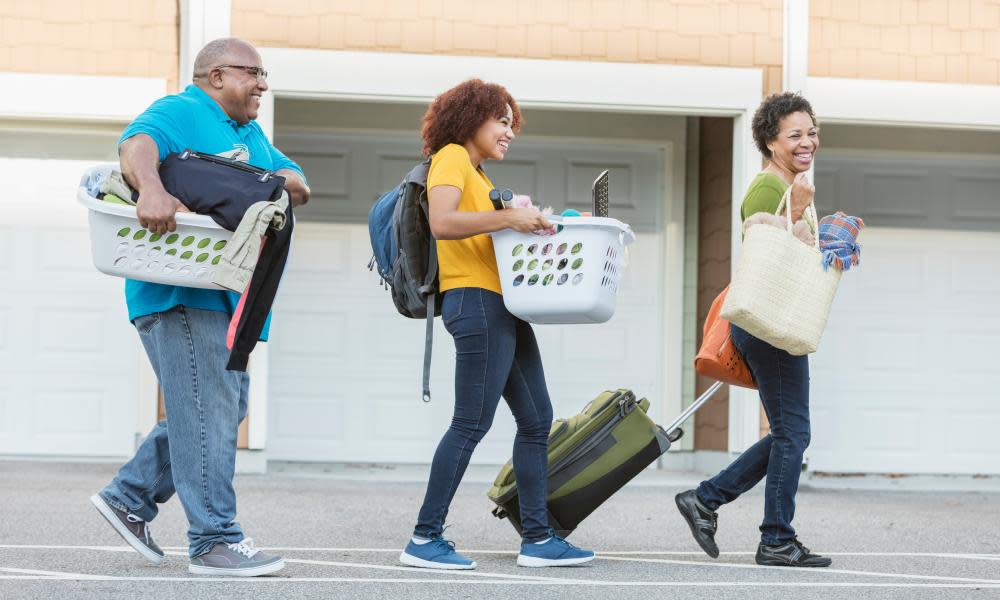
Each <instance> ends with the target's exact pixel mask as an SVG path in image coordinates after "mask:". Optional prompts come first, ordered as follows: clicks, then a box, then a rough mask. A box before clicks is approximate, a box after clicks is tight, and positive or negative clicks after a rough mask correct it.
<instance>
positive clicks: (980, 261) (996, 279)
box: [942, 235, 1000, 302]
mask: <svg viewBox="0 0 1000 600" xmlns="http://www.w3.org/2000/svg"><path fill="white" fill-rule="evenodd" d="M997 237H998V239H1000V235H998V236H997ZM949 259H950V260H949V265H948V267H949V268H948V275H949V277H948V278H947V279H946V280H945V281H944V282H942V283H946V284H947V285H948V287H949V291H950V292H951V294H949V296H951V297H953V298H954V299H955V300H971V301H974V302H977V301H978V302H981V301H984V300H986V301H989V300H993V301H996V300H1000V250H993V251H992V252H990V249H989V248H983V249H978V250H977V251H975V252H953V253H951V254H950V256H949ZM991 274H992V275H993V276H990V275H991ZM984 296H987V297H984ZM990 297H991V298H990ZM949 299H950V298H949Z"/></svg>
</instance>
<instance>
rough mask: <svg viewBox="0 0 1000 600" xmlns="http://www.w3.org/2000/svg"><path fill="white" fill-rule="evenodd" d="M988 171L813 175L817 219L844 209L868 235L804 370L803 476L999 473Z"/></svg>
mask: <svg viewBox="0 0 1000 600" xmlns="http://www.w3.org/2000/svg"><path fill="white" fill-rule="evenodd" d="M998 166H1000V165H998V164H997V163H996V162H986V161H976V160H956V159H944V158H940V157H938V158H899V159H886V158H866V159H861V158H858V157H850V156H833V157H826V158H824V160H823V161H822V162H821V163H820V164H819V165H818V166H817V169H818V175H817V197H818V198H820V197H822V198H823V199H824V200H823V201H822V202H821V207H820V208H821V209H823V208H826V209H830V210H832V209H833V208H834V207H841V206H842V207H845V208H846V209H847V210H848V212H851V213H852V214H860V215H863V216H864V217H865V219H866V222H867V224H868V225H869V228H868V229H866V230H865V231H864V233H863V234H862V245H863V253H862V263H861V268H860V269H859V270H857V271H853V270H852V271H850V272H848V273H846V274H845V275H844V277H843V279H842V283H841V286H840V290H839V292H838V296H837V299H836V302H835V304H834V308H833V313H832V315H831V317H830V321H829V325H828V328H827V332H826V334H825V337H824V339H823V342H822V344H821V348H820V351H819V352H818V353H817V354H816V355H815V357H814V360H813V362H812V413H813V432H814V435H813V446H812V448H810V450H809V467H810V469H811V470H814V471H830V472H868V473H965V474H971V473H998V472H1000V465H998V464H997V456H1000V436H998V435H997V431H1000V362H998V361H997V360H996V359H995V350H996V348H997V346H998V345H1000V312H998V307H1000V233H998V232H1000V170H998ZM821 195H822V196H821ZM833 199H836V203H834V202H833ZM827 212H829V210H827ZM894 225H898V227H893V226H894Z"/></svg>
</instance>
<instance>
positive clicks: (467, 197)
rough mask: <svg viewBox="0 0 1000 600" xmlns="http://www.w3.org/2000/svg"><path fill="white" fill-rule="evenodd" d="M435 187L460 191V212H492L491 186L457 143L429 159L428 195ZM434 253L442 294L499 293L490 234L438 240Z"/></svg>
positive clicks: (498, 277) (498, 280)
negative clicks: (464, 291) (460, 291)
mask: <svg viewBox="0 0 1000 600" xmlns="http://www.w3.org/2000/svg"><path fill="white" fill-rule="evenodd" d="M438 185H450V186H453V187H456V188H458V189H460V190H461V191H462V199H461V200H460V201H459V203H458V210H460V211H463V212H482V211H487V210H495V209H494V208H493V203H492V202H490V190H491V189H493V184H492V183H490V180H489V179H488V178H487V177H486V173H483V172H482V171H481V170H479V169H477V168H475V167H474V166H472V161H471V160H470V159H469V152H468V150H466V149H465V148H464V147H462V146H460V145H458V144H448V145H447V146H445V147H444V148H441V149H440V150H438V151H437V153H436V154H434V157H433V158H432V159H431V169H430V171H429V172H428V173H427V190H428V192H429V191H430V190H432V189H434V187H435V186H438ZM437 252H438V284H439V286H440V289H441V291H442V292H444V291H447V290H453V289H455V288H463V287H477V288H483V289H484V290H490V291H491V292H496V293H498V294H500V293H502V292H501V291H500V274H499V272H497V261H496V255H495V254H494V253H493V238H491V237H490V236H489V234H485V233H484V234H480V235H474V236H472V237H469V238H465V239H464V240H438V241H437Z"/></svg>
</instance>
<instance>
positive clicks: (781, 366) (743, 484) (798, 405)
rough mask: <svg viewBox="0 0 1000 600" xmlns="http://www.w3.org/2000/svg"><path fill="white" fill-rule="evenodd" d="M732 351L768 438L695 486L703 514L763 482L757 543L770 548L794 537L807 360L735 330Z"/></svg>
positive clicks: (805, 433) (805, 432)
mask: <svg viewBox="0 0 1000 600" xmlns="http://www.w3.org/2000/svg"><path fill="white" fill-rule="evenodd" d="M730 327H731V329H730V332H731V334H732V339H733V345H735V346H736V349H737V350H739V351H740V354H742V355H743V359H744V360H745V361H746V363H747V366H748V367H750V372H751V373H752V374H753V377H754V380H755V381H756V382H757V388H758V391H759V392H760V399H761V402H762V403H763V404H764V412H765V413H767V418H768V421H770V423H771V433H770V434H768V435H767V436H766V437H764V438H763V439H761V440H760V441H758V442H757V443H756V444H754V445H753V446H751V447H750V448H748V449H747V450H746V452H744V453H743V454H741V455H740V457H739V458H737V459H736V460H735V461H734V462H733V463H732V464H731V465H729V466H728V467H726V469H725V470H724V471H722V472H721V473H719V474H718V475H716V476H715V477H713V478H712V479H709V480H707V481H703V482H702V483H701V485H700V486H698V498H699V499H700V500H701V501H702V503H703V504H705V505H706V506H707V507H708V508H710V509H712V510H716V509H717V508H718V507H719V506H721V505H723V504H726V503H728V502H732V501H733V500H735V499H736V498H737V497H739V495H740V494H742V493H743V492H745V491H747V490H749V489H751V488H753V486H755V485H756V484H757V482H759V481H760V480H761V479H762V478H763V477H764V476H767V482H766V483H765V486H764V521H763V523H761V525H760V533H761V541H762V542H763V543H765V544H769V545H775V544H780V543H782V542H785V541H787V540H789V539H791V538H793V537H794V536H795V529H794V528H793V527H792V518H793V517H794V516H795V493H796V492H797V491H798V489H799V474H800V473H801V472H802V454H803V452H805V449H806V448H807V447H808V446H809V437H810V429H809V359H808V357H806V356H792V355H791V354H789V353H787V352H785V351H784V350H779V349H777V348H775V347H774V346H772V345H770V344H768V343H767V342H764V341H762V340H759V339H757V338H755V337H753V336H752V335H750V334H749V333H747V332H746V331H744V330H742V329H740V328H739V327H737V326H735V325H731V326H730Z"/></svg>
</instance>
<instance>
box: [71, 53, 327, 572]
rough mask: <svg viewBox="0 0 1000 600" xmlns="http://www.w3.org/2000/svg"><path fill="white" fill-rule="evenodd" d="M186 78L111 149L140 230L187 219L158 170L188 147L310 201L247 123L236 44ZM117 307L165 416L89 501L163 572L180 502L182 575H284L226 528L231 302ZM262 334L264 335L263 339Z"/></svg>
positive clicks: (230, 298) (288, 166) (250, 95)
mask: <svg viewBox="0 0 1000 600" xmlns="http://www.w3.org/2000/svg"><path fill="white" fill-rule="evenodd" d="M193 79H194V85H189V86H187V88H186V89H185V90H184V91H183V92H181V93H179V94H176V95H173V96H167V97H165V98H161V99H159V100H157V101H156V102H154V103H153V104H152V105H151V106H150V107H149V108H148V109H146V111H145V112H144V113H142V114H141V115H139V116H138V117H137V118H136V119H135V120H134V121H132V123H131V124H130V125H129V126H128V127H127V128H126V129H125V132H124V133H122V136H121V140H120V141H119V146H118V151H119V157H120V159H121V167H122V173H123V174H124V175H125V179H126V180H127V181H128V183H129V184H130V185H131V186H132V187H133V188H134V189H136V190H138V191H139V194H140V196H139V201H138V204H137V205H136V214H137V216H138V219H139V223H140V224H141V225H142V226H143V227H146V228H147V229H149V230H150V231H152V232H155V233H167V232H170V231H174V230H175V229H176V226H177V225H176V221H175V218H174V216H175V214H176V213H177V211H186V210H187V209H186V208H185V207H184V206H183V205H182V204H181V203H180V201H179V200H178V199H177V198H175V197H174V196H172V195H170V194H169V193H168V192H167V191H166V190H165V189H164V188H163V184H162V182H161V181H160V178H159V175H158V173H157V167H158V165H159V162H160V161H162V160H163V159H164V158H166V156H167V155H168V154H170V153H172V152H180V151H182V150H184V149H185V148H190V149H192V150H196V151H198V152H203V153H207V154H218V155H223V156H228V157H232V158H236V159H238V160H244V161H246V162H248V163H250V164H252V165H254V166H257V167H261V168H264V169H270V170H273V171H276V172H277V173H278V174H279V175H281V176H283V177H285V181H286V183H285V189H286V191H287V192H288V194H289V197H290V199H291V202H292V204H293V205H300V204H304V203H305V202H307V201H308V199H309V188H308V186H307V185H306V182H305V177H304V176H303V174H302V170H301V169H300V168H299V166H298V165H296V164H295V163H294V162H292V161H291V160H290V159H289V158H288V157H287V156H285V155H284V154H282V153H281V152H280V151H279V150H278V149H277V148H275V147H274V146H273V145H271V143H270V141H268V139H267V137H266V136H265V135H264V132H263V131H262V130H261V128H260V126H259V125H258V124H257V123H256V122H254V119H256V118H257V110H258V108H259V107H260V97H261V95H262V94H263V93H264V92H266V91H267V72H266V71H264V69H263V67H262V65H261V59H260V54H258V53H257V51H256V49H254V47H253V46H251V45H250V44H249V43H247V42H245V41H243V40H239V39H235V38H227V39H220V40H215V41H213V42H210V43H209V44H208V45H206V46H205V47H204V48H203V49H202V50H201V52H199V53H198V56H197V58H196V59H195V65H194V78H193ZM125 300H126V303H127V305H128V313H129V319H130V320H131V321H132V323H133V324H134V325H135V328H136V330H138V332H139V337H140V339H141V340H142V344H143V346H144V347H145V349H146V354H147V355H148V356H149V359H150V362H151V363H152V365H153V369H154V371H156V376H157V378H158V379H159V381H160V387H161V388H162V390H163V402H164V406H165V408H166V414H167V418H166V420H164V421H160V422H159V423H157V424H156V426H155V427H154V428H153V430H152V432H150V434H149V435H148V436H147V437H146V439H145V440H144V441H143V442H142V445H141V446H140V447H139V449H138V450H137V451H136V454H135V456H134V457H133V458H132V460H130V461H129V462H128V463H126V464H125V465H124V466H123V467H122V468H121V469H120V470H119V471H118V474H117V475H116V476H115V478H114V479H113V480H112V481H111V482H110V483H109V484H108V485H107V486H106V487H105V488H104V489H103V490H101V492H100V493H98V494H95V495H94V496H93V497H92V498H91V502H93V503H94V505H95V506H96V507H97V509H98V510H99V511H100V512H101V514H102V515H104V517H105V518H106V519H107V520H108V522H109V523H110V524H111V525H112V526H113V527H114V528H115V530H116V531H117V532H118V533H119V534H120V535H121V536H122V537H123V538H124V539H125V541H127V542H128V543H129V544H130V545H131V546H132V547H133V548H135V549H136V551H138V552H139V553H140V554H142V555H143V556H145V557H146V558H147V559H148V560H150V561H151V562H153V563H154V564H161V563H162V562H163V561H164V560H165V556H164V554H163V551H162V550H161V549H160V548H159V546H157V545H156V542H155V541H153V538H152V535H151V534H150V530H149V525H148V523H149V521H152V520H153V518H154V517H156V514H157V510H158V507H157V505H158V504H160V503H163V502H166V501H167V500H168V499H169V498H170V497H171V496H172V495H173V494H174V492H176V493H177V496H178V497H179V498H180V501H181V504H182V505H183V506H184V512H185V514H186V515H187V518H188V523H189V528H188V542H189V556H190V558H191V562H190V565H189V566H188V570H189V571H190V572H192V573H197V574H216V575H241V576H254V575H264V574H267V573H273V572H275V571H277V570H279V569H281V568H282V567H284V561H283V560H282V559H281V557H278V556H271V555H267V554H265V553H264V552H261V551H259V550H258V549H256V548H255V547H254V544H253V540H252V539H250V538H247V537H245V536H244V534H243V530H242V528H241V527H240V524H239V523H237V522H235V520H234V519H235V517H236V493H235V491H234V490H233V474H234V471H235V466H236V437H237V430H238V427H239V424H240V422H241V421H242V420H243V417H244V416H246V410H247V389H248V385H249V378H248V376H247V374H246V373H241V372H236V371H227V370H226V361H227V359H228V357H229V350H228V349H227V348H226V331H227V328H228V326H229V320H230V317H231V315H232V314H233V312H234V310H235V309H236V305H237V303H238V301H239V296H238V295H237V294H234V293H232V292H225V291H218V290H205V289H197V288H185V287H177V286H171V285H161V284H157V283H148V282H144V281H134V280H127V281H126V282H125ZM267 331H268V326H267V325H265V327H264V333H263V334H262V338H263V339H266V335H267Z"/></svg>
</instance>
